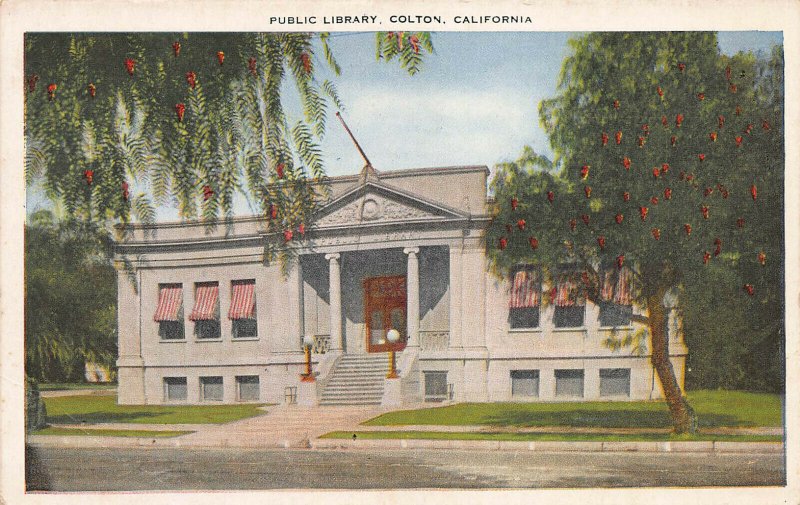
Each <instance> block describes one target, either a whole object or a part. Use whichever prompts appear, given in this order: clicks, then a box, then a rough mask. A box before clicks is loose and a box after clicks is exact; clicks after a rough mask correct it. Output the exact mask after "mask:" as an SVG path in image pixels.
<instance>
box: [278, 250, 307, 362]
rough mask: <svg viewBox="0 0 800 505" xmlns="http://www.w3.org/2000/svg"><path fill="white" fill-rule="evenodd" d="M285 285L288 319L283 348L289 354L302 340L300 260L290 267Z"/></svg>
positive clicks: (301, 278)
mask: <svg viewBox="0 0 800 505" xmlns="http://www.w3.org/2000/svg"><path fill="white" fill-rule="evenodd" d="M286 283H287V288H288V292H287V307H286V316H287V318H288V325H287V326H288V332H287V335H286V337H285V338H286V339H287V341H286V342H284V344H283V345H284V348H285V349H286V350H287V351H289V352H296V351H298V350H299V348H300V341H301V339H302V338H303V315H302V314H303V274H302V271H301V270H300V258H299V256H298V257H297V259H296V263H295V264H294V265H291V266H290V268H289V272H288V275H287V279H286Z"/></svg>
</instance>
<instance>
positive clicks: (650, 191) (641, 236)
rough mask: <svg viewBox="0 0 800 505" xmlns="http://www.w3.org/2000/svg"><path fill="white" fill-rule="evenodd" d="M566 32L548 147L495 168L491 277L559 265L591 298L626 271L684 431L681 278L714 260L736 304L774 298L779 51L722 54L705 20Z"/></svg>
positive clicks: (778, 273) (777, 294) (687, 417)
mask: <svg viewBox="0 0 800 505" xmlns="http://www.w3.org/2000/svg"><path fill="white" fill-rule="evenodd" d="M570 45H571V49H572V52H571V54H570V55H569V56H568V57H567V58H566V59H565V60H564V62H563V66H562V73H561V78H560V83H559V88H558V94H557V96H555V97H553V98H551V99H547V100H544V101H542V102H541V103H540V106H539V113H540V119H541V122H542V125H543V127H544V128H545V130H546V131H547V133H548V135H549V139H550V142H551V145H552V148H553V151H554V153H555V158H554V160H553V161H552V162H551V161H550V160H548V159H546V158H544V157H543V156H540V155H538V154H536V153H535V152H533V151H532V150H530V149H527V150H526V151H525V152H524V153H523V155H522V157H521V158H520V159H519V160H518V161H517V162H513V163H505V164H501V165H498V167H497V171H496V174H495V178H494V180H493V183H492V188H493V191H494V193H495V206H494V218H493V221H492V224H491V225H490V228H489V230H488V233H487V248H488V253H489V256H490V259H491V261H492V263H493V265H494V267H495V268H496V269H497V270H498V271H499V272H500V273H503V274H505V273H507V272H508V271H510V270H511V269H512V268H513V267H514V265H517V264H520V263H528V264H535V265H540V266H541V267H542V268H543V269H544V270H545V277H546V278H547V277H549V278H552V277H553V276H554V275H553V273H554V271H556V269H555V267H556V266H558V265H562V264H564V263H569V264H571V265H572V268H573V271H574V272H575V275H576V279H575V280H576V282H577V284H578V285H579V286H580V289H581V291H582V292H583V293H582V294H583V295H585V296H586V297H587V298H589V299H590V300H593V301H597V300H598V299H599V296H600V289H599V287H600V284H601V280H600V279H601V275H603V274H604V273H605V272H607V271H609V269H610V270H611V271H614V270H616V271H619V270H620V269H622V268H626V269H629V270H630V272H631V273H632V278H633V286H634V289H633V295H634V301H635V303H636V304H637V305H639V306H641V307H642V308H643V314H642V315H634V316H633V317H634V320H637V321H639V322H640V323H643V324H644V325H645V327H646V328H647V334H646V337H647V342H648V343H649V350H650V355H651V362H652V365H653V367H654V369H655V372H656V374H657V376H658V379H659V381H660V384H661V387H662V390H663V391H664V395H665V398H666V403H667V405H668V407H669V410H670V413H671V415H672V418H673V424H674V429H675V431H676V432H689V431H693V430H694V429H695V428H696V419H695V416H694V413H693V411H692V409H691V407H690V406H689V404H688V403H687V401H686V399H685V397H684V396H683V394H682V391H681V388H680V385H679V383H678V381H677V379H676V376H675V372H674V370H673V368H672V365H671V362H670V360H669V339H668V336H667V329H666V324H665V319H666V315H667V314H668V312H669V310H670V309H669V307H670V306H671V305H673V301H674V300H677V305H678V307H679V308H681V303H682V302H683V303H685V300H684V299H682V297H681V292H682V287H684V286H686V285H688V284H691V283H704V282H708V281H709V279H710V277H709V275H708V273H707V270H709V269H708V265H709V263H710V262H720V264H725V265H727V266H728V267H729V268H732V269H735V270H736V271H737V272H739V273H740V275H741V277H742V278H743V279H744V281H743V283H742V285H741V289H740V299H739V300H738V301H737V302H738V303H740V304H741V308H742V310H758V307H759V306H761V305H764V304H769V303H776V304H777V305H778V306H779V307H780V306H782V298H781V293H782V281H781V278H782V261H783V253H782V250H783V249H782V248H783V241H782V238H780V232H779V230H781V229H782V228H781V224H782V216H783V203H782V194H783V135H782V131H783V125H782V121H783V114H782V107H783V102H782V100H783V99H782V96H783V84H782V51H780V50H777V51H776V53H775V54H773V58H772V62H773V64H772V65H764V64H763V62H761V63H759V62H758V61H757V59H756V58H755V57H754V56H753V55H752V54H738V55H736V56H734V57H726V56H723V55H721V54H720V51H719V49H718V46H717V39H716V35H715V34H713V33H678V32H672V33H592V34H588V35H585V36H582V37H580V38H576V39H573V40H571V41H570ZM776 62H777V63H776ZM701 285H702V284H701ZM708 289H712V290H713V289H714V286H713V285H708ZM544 295H545V296H544V297H543V299H544V301H545V302H546V303H547V302H548V298H549V297H548V296H547V293H545V294H544ZM683 309H684V310H685V309H686V307H683ZM781 315H782V313H781ZM628 340H629V341H630V339H628ZM629 343H630V342H629Z"/></svg>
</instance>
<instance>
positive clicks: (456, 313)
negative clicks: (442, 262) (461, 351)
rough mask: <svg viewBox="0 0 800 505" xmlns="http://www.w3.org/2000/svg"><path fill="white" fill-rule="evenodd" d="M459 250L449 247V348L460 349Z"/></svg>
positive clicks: (460, 248)
mask: <svg viewBox="0 0 800 505" xmlns="http://www.w3.org/2000/svg"><path fill="white" fill-rule="evenodd" d="M461 250H462V247H461V245H460V244H459V245H458V246H453V245H452V244H451V245H450V325H449V326H450V328H449V329H450V347H461V346H462V341H461Z"/></svg>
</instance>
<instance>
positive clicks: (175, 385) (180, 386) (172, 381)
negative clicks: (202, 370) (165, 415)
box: [164, 377, 187, 402]
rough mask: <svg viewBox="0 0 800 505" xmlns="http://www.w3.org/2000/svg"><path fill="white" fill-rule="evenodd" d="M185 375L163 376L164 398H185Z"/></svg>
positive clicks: (176, 399)
mask: <svg viewBox="0 0 800 505" xmlns="http://www.w3.org/2000/svg"><path fill="white" fill-rule="evenodd" d="M186 396H187V395H186V377H164V400H165V401H168V402H174V401H183V400H186Z"/></svg>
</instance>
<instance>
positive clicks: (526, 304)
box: [508, 266, 542, 329]
mask: <svg viewBox="0 0 800 505" xmlns="http://www.w3.org/2000/svg"><path fill="white" fill-rule="evenodd" d="M541 294H542V292H541V277H540V276H539V271H538V270H536V269H534V268H532V267H529V266H523V267H520V268H518V269H516V270H515V271H514V273H513V275H512V276H511V294H510V297H509V301H508V325H509V327H510V328H512V329H515V328H538V327H539V302H540V301H541Z"/></svg>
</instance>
